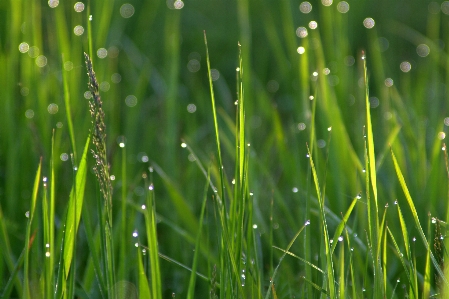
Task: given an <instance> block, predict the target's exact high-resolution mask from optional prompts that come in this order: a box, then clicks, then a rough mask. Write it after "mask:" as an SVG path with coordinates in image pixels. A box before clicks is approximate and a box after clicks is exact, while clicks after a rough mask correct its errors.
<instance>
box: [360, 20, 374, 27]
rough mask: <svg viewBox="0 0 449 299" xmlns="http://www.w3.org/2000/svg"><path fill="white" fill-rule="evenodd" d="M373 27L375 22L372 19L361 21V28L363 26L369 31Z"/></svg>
mask: <svg viewBox="0 0 449 299" xmlns="http://www.w3.org/2000/svg"><path fill="white" fill-rule="evenodd" d="M374 25H375V22H374V19H373V18H366V19H365V20H363V26H365V28H368V29H371V28H373V27H374Z"/></svg>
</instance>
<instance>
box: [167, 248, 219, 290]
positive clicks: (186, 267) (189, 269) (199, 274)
mask: <svg viewBox="0 0 449 299" xmlns="http://www.w3.org/2000/svg"><path fill="white" fill-rule="evenodd" d="M159 257H160V258H161V259H163V260H166V261H168V262H170V263H173V264H175V265H177V266H179V267H181V268H183V269H186V270H187V271H189V272H192V268H189V267H188V266H186V265H184V264H183V263H181V262H179V261H177V260H175V259H173V258H171V257H168V256H166V255H165V254H163V253H160V252H159ZM195 275H196V276H198V277H199V278H201V279H202V280H204V281H206V282H211V279H210V278H209V277H207V276H206V275H204V274H201V273H200V272H198V271H196V272H195ZM215 285H216V286H217V287H220V284H219V283H216V282H215Z"/></svg>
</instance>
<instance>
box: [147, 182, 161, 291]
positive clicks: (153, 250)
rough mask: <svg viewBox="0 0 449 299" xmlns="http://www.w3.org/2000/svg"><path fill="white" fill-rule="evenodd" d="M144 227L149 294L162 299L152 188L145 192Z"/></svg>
mask: <svg viewBox="0 0 449 299" xmlns="http://www.w3.org/2000/svg"><path fill="white" fill-rule="evenodd" d="M150 186H151V185H150ZM145 227H146V232H147V241H148V250H149V257H150V273H151V294H152V298H154V299H162V284H161V276H160V275H161V270H160V267H159V255H158V253H159V248H158V244H157V242H158V241H157V233H156V207H155V202H154V192H153V190H152V189H150V190H149V191H148V193H147V206H146V211H145Z"/></svg>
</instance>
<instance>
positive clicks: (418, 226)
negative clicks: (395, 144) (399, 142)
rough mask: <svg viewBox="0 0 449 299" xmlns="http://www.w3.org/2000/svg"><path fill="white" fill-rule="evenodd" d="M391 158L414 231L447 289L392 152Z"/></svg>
mask: <svg viewBox="0 0 449 299" xmlns="http://www.w3.org/2000/svg"><path fill="white" fill-rule="evenodd" d="M391 156H392V158H393V164H394V169H395V170H396V174H397V177H398V180H399V183H400V185H401V187H402V191H403V192H404V195H405V198H406V200H407V203H408V206H409V208H410V210H411V212H412V216H413V219H414V221H415V226H416V229H417V230H418V232H419V235H420V236H421V239H422V241H423V243H424V246H425V247H426V249H427V250H428V251H429V252H430V258H431V260H432V263H433V265H434V267H435V270H436V271H437V272H438V274H439V275H440V277H441V280H442V282H444V284H445V287H446V288H449V282H448V280H447V278H446V276H445V275H444V273H443V271H442V270H441V268H440V266H439V265H438V262H437V260H436V259H435V256H434V255H433V253H432V251H430V246H429V243H428V242H427V238H426V236H425V234H424V231H423V229H422V227H421V224H420V222H419V218H418V212H417V211H416V208H415V204H414V203H413V199H412V197H411V195H410V192H409V191H408V188H407V184H406V183H405V179H404V176H403V175H402V171H401V168H400V167H399V164H398V161H397V160H396V157H395V155H394V153H393V150H391Z"/></svg>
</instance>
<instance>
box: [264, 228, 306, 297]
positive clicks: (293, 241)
mask: <svg viewBox="0 0 449 299" xmlns="http://www.w3.org/2000/svg"><path fill="white" fill-rule="evenodd" d="M309 224H310V223H309V221H307V222H306V224H304V225H303V226H302V227H301V228H300V229H299V230H298V232H297V233H296V234H295V235H294V236H293V238H292V239H291V241H290V243H288V245H287V248H285V250H283V249H280V248H278V247H274V248H277V249H279V250H281V251H283V252H284V253H283V254H282V256H281V258H280V259H279V263H278V265H277V266H276V268H275V269H274V271H273V275H272V277H271V279H270V285H269V287H268V290H267V293H266V295H265V299H268V298H270V291H271V287H272V285H273V284H274V280H275V278H276V275H277V272H278V270H279V267H280V266H281V263H282V261H283V260H284V258H285V256H286V255H287V252H289V250H290V248H291V247H292V246H293V243H295V241H296V239H297V238H298V237H299V235H300V234H301V232H302V231H303V230H304V228H305V227H306V226H307V225H309Z"/></svg>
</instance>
